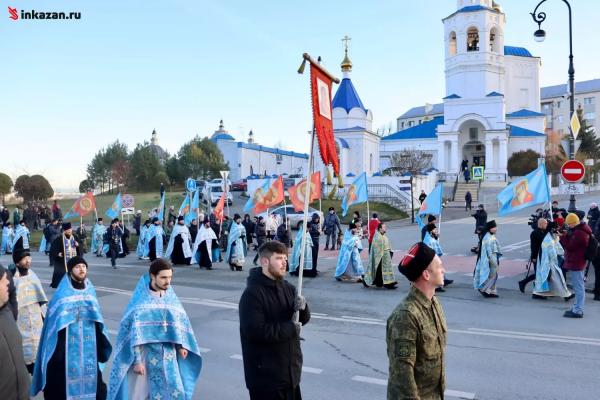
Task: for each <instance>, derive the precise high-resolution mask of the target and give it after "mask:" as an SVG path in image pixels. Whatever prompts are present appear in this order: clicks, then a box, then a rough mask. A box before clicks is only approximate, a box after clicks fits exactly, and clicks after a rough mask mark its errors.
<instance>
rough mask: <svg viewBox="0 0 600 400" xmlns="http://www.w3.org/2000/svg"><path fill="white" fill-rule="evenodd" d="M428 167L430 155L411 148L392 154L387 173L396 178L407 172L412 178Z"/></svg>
mask: <svg viewBox="0 0 600 400" xmlns="http://www.w3.org/2000/svg"><path fill="white" fill-rule="evenodd" d="M430 166H431V154H429V153H426V152H424V151H422V150H416V149H412V148H411V149H405V150H402V151H399V152H396V153H392V155H391V157H390V168H389V171H390V173H391V174H392V175H396V176H400V175H403V174H405V173H407V172H408V173H410V174H411V175H412V176H416V175H419V174H421V171H423V170H424V169H426V168H429V167H430Z"/></svg>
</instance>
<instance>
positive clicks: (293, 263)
mask: <svg viewBox="0 0 600 400" xmlns="http://www.w3.org/2000/svg"><path fill="white" fill-rule="evenodd" d="M303 232H304V226H302V227H301V228H300V229H298V233H297V234H296V240H295V241H294V246H293V248H292V258H291V259H290V272H294V271H296V270H297V269H298V266H299V265H300V248H301V247H302V233H303ZM305 241H306V243H305V245H304V269H312V247H313V242H312V239H311V237H310V235H309V234H306V239H305Z"/></svg>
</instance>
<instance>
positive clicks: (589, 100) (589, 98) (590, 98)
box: [583, 97, 596, 105]
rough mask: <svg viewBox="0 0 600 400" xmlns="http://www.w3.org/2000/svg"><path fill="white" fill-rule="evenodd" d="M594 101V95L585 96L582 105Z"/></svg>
mask: <svg viewBox="0 0 600 400" xmlns="http://www.w3.org/2000/svg"><path fill="white" fill-rule="evenodd" d="M595 102H596V99H595V98H594V97H586V98H584V99H583V104H584V105H588V104H594V103H595Z"/></svg>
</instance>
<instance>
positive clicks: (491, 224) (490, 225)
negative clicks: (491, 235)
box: [485, 219, 498, 231]
mask: <svg viewBox="0 0 600 400" xmlns="http://www.w3.org/2000/svg"><path fill="white" fill-rule="evenodd" d="M497 226H498V225H496V220H495V219H493V220H491V221H488V222H487V223H486V224H485V230H486V231H489V230H490V229H492V228H495V227H497Z"/></svg>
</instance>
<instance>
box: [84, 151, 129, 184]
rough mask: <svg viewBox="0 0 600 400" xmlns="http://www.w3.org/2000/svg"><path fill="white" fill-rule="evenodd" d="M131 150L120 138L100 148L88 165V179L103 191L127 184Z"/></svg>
mask: <svg viewBox="0 0 600 400" xmlns="http://www.w3.org/2000/svg"><path fill="white" fill-rule="evenodd" d="M128 164H129V150H128V149H127V145H126V144H124V143H121V142H119V141H118V140H117V141H115V142H113V143H111V144H109V145H108V146H106V147H105V148H103V149H100V150H99V151H98V152H97V153H96V154H95V155H94V157H93V158H92V161H90V163H89V164H88V166H87V179H88V180H90V181H92V182H93V183H94V186H95V187H97V188H99V189H100V191H101V192H104V191H112V190H113V189H114V188H115V187H117V188H118V187H119V186H121V185H125V184H126V183H127V178H128V176H129V171H128V168H129V165H128Z"/></svg>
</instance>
